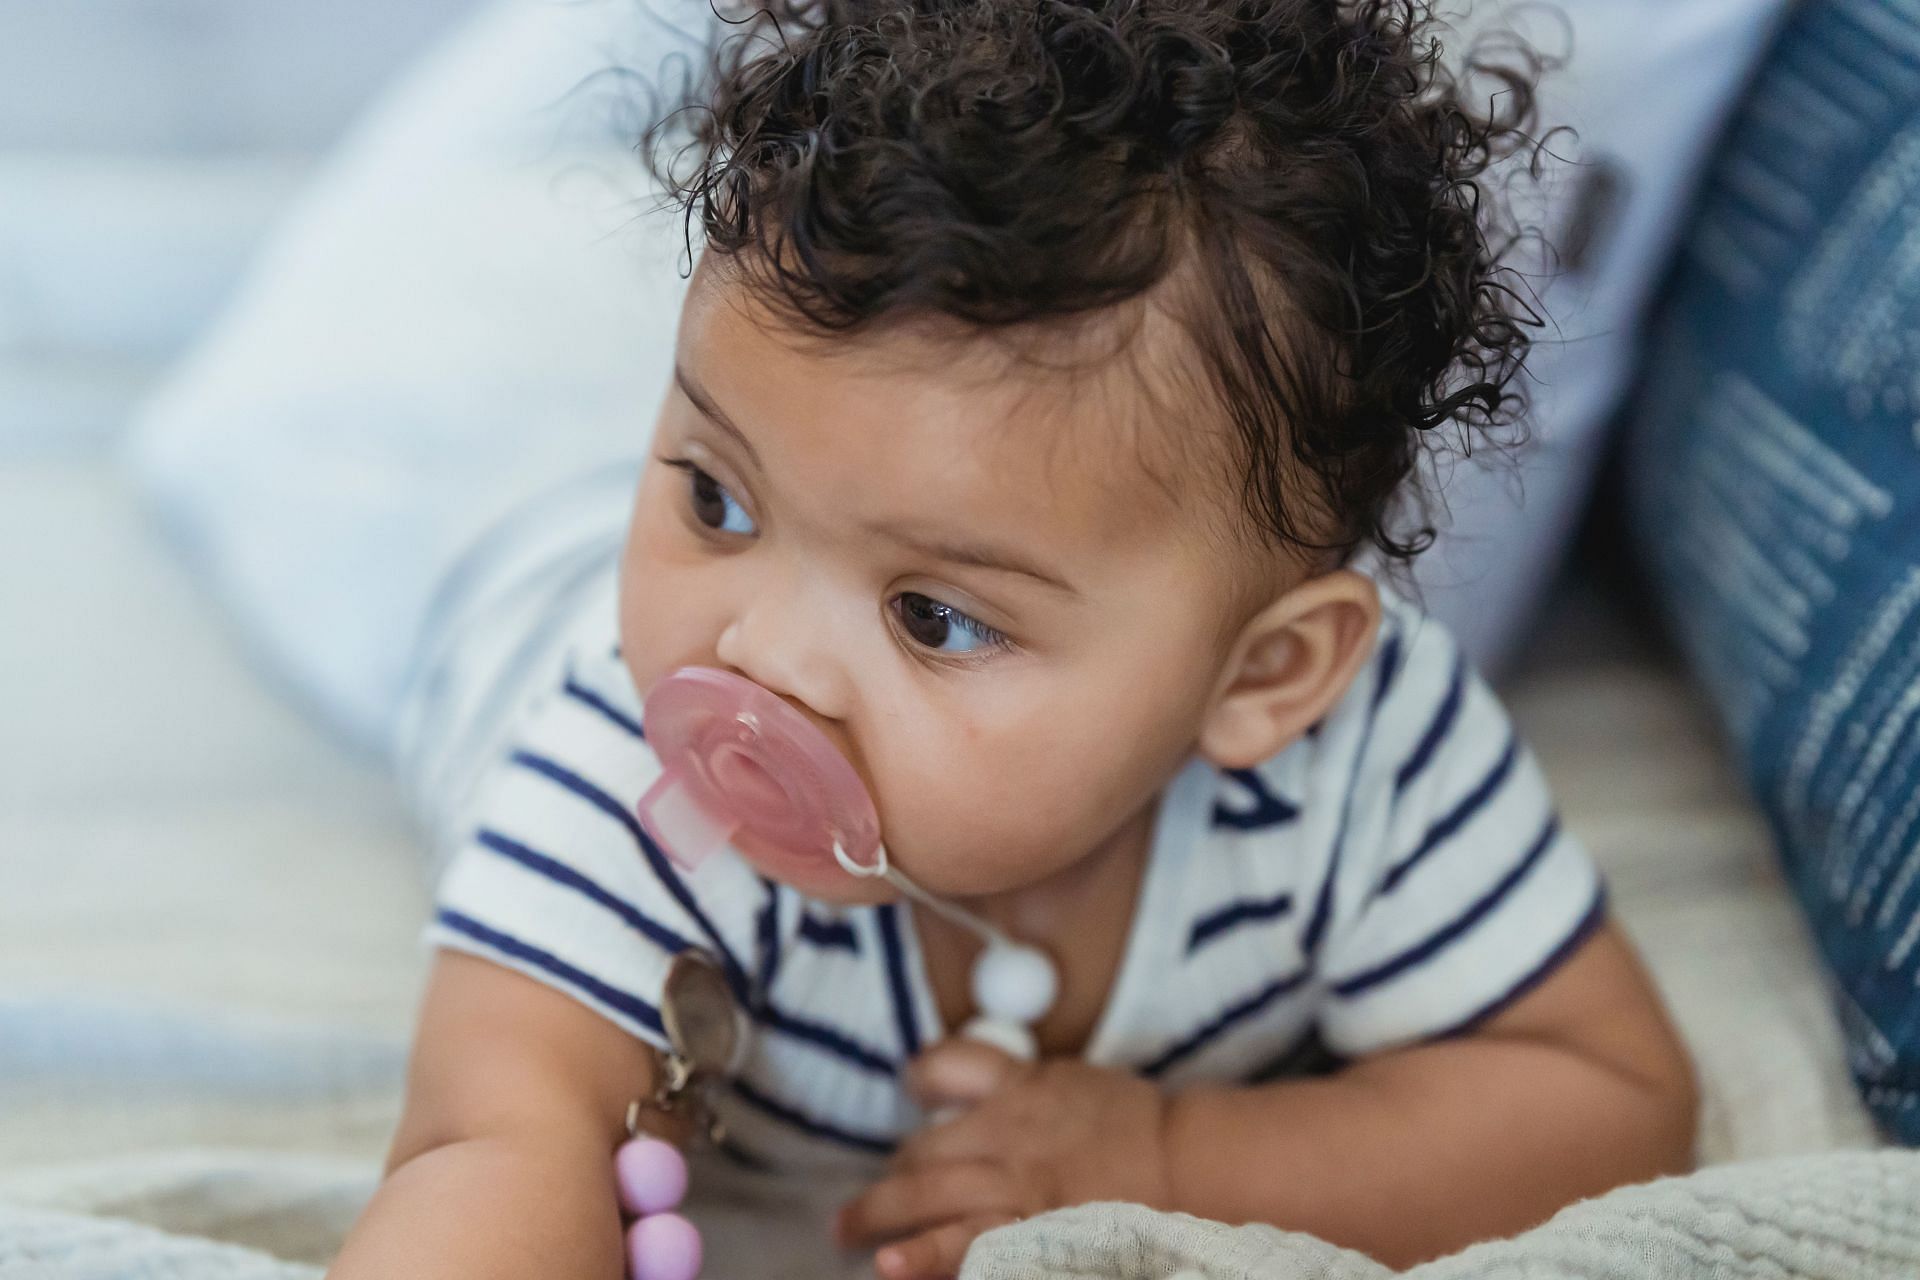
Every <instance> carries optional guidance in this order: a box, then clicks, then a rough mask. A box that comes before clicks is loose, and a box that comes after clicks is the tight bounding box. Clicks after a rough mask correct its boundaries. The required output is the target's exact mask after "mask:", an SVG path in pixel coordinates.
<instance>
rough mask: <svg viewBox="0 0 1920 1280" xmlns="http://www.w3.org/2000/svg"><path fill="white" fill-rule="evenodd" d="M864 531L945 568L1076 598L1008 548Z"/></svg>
mask: <svg viewBox="0 0 1920 1280" xmlns="http://www.w3.org/2000/svg"><path fill="white" fill-rule="evenodd" d="M866 529H867V531H868V532H870V533H874V534H877V535H879V536H880V537H883V538H889V539H891V540H893V541H894V542H897V543H899V544H900V545H902V546H904V547H907V548H908V549H910V550H913V551H917V552H919V553H920V554H921V555H924V556H927V557H929V558H931V559H934V560H940V561H943V562H945V563H947V564H964V565H972V566H973V567H974V568H976V569H992V570H995V571H997V572H1000V573H1017V574H1020V575H1021V576H1022V577H1027V578H1032V579H1034V580H1035V581H1036V582H1039V583H1040V584H1042V585H1043V586H1048V587H1051V588H1053V589H1054V590H1055V591H1062V592H1065V593H1066V594H1068V595H1079V594H1080V593H1079V592H1078V591H1077V590H1075V589H1074V586H1073V584H1072V583H1070V582H1068V581H1067V580H1066V579H1064V578H1062V577H1060V576H1059V575H1057V574H1054V573H1050V572H1049V571H1048V570H1047V569H1046V568H1045V567H1044V566H1043V565H1041V564H1039V563H1038V562H1036V561H1033V560H1030V559H1028V558H1027V557H1026V556H1024V555H1022V554H1021V553H1020V552H1019V551H1017V550H1015V549H1014V548H1012V547H1002V546H996V545H994V544H992V543H987V542H966V541H956V540H954V539H950V538H940V537H931V536H928V535H926V534H921V533H917V532H914V531H913V530H910V529H905V528H902V527H900V526H899V525H895V524H890V523H888V522H886V521H878V522H869V523H868V524H867V525H866Z"/></svg>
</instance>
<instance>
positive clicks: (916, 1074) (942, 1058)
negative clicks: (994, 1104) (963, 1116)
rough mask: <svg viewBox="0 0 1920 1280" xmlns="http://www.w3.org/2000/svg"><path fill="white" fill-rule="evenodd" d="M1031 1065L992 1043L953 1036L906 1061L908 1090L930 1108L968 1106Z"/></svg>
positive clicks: (1019, 1074)
mask: <svg viewBox="0 0 1920 1280" xmlns="http://www.w3.org/2000/svg"><path fill="white" fill-rule="evenodd" d="M1028 1066H1029V1064H1028V1063H1025V1062H1022V1061H1020V1060H1019V1059H1018V1058H1014V1057H1010V1056H1009V1055H1007V1054H1006V1053H1004V1052H1002V1051H1001V1050H999V1049H996V1048H994V1047H993V1046H992V1045H988V1044H982V1043H980V1042H979V1041H978V1040H969V1039H967V1038H966V1037H964V1036H954V1037H951V1038H949V1039H946V1040H942V1041H941V1042H940V1043H939V1044H937V1045H935V1046H933V1048H931V1049H929V1050H927V1051H926V1052H925V1053H923V1054H921V1055H920V1056H919V1057H917V1058H915V1059H914V1060H913V1061H912V1062H911V1063H909V1064H908V1065H907V1077H906V1085H907V1092H908V1094H909V1095H911V1096H912V1098H913V1099H914V1101H916V1102H918V1103H919V1104H920V1105H921V1106H923V1107H925V1108H927V1110H929V1111H938V1110H940V1109H941V1108H943V1107H968V1106H972V1105H973V1104H974V1103H976V1102H979V1101H981V1100H982V1099H984V1098H987V1097H990V1096H991V1095H993V1094H995V1093H998V1092H999V1091H1000V1090H1001V1089H1003V1088H1005V1087H1006V1086H1007V1085H1008V1084H1010V1083H1012V1082H1013V1081H1014V1080H1017V1079H1019V1078H1020V1077H1021V1076H1022V1075H1025V1074H1026V1071H1027V1069H1028Z"/></svg>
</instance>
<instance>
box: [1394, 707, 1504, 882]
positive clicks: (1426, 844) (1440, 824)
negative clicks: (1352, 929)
mask: <svg viewBox="0 0 1920 1280" xmlns="http://www.w3.org/2000/svg"><path fill="white" fill-rule="evenodd" d="M1519 758H1520V740H1519V739H1518V738H1516V737H1513V736H1512V735H1508V737H1507V749H1506V750H1505V751H1503V752H1501V754H1500V758H1499V759H1498V760H1496V761H1495V762H1494V765H1493V768H1492V769H1490V770H1488V771H1487V776H1486V777H1484V778H1482V779H1480V782H1479V783H1478V785H1476V786H1475V787H1474V789H1473V790H1471V791H1469V792H1467V794H1466V796H1465V798H1464V799H1462V800H1461V801H1460V803H1459V804H1457V805H1455V806H1453V809H1452V810H1451V811H1450V812H1448V813H1447V814H1446V816H1444V817H1442V818H1441V819H1439V820H1438V821H1437V822H1435V823H1434V824H1433V825H1432V826H1431V827H1428V828H1427V834H1426V835H1425V836H1423V837H1421V840H1420V843H1419V844H1418V845H1417V846H1416V847H1415V848H1414V851H1413V852H1412V853H1410V854H1408V855H1407V856H1406V857H1404V858H1402V859H1400V861H1399V862H1397V863H1395V864H1394V865H1393V866H1392V867H1391V868H1389V869H1388V871H1387V874H1386V877H1385V878H1384V879H1382V880H1381V881H1380V892H1382V893H1392V892H1393V890H1394V886H1396V885H1398V884H1399V883H1400V881H1401V880H1403V879H1405V878H1406V874H1407V872H1409V871H1411V870H1413V869H1414V868H1415V867H1416V866H1418V865H1419V864H1420V861H1421V859H1423V858H1425V857H1426V856H1427V855H1428V854H1430V853H1432V852H1433V851H1434V850H1435V849H1438V848H1439V847H1440V846H1441V845H1442V844H1445V843H1446V842H1447V840H1448V839H1449V838H1451V837H1452V836H1453V835H1454V834H1455V833H1457V832H1458V831H1459V830H1460V828H1461V827H1463V826H1465V825H1466V824H1467V822H1468V821H1469V820H1470V819H1471V818H1472V817H1473V815H1474V814H1476V813H1478V812H1480V810H1482V809H1484V808H1485V807H1486V806H1487V802H1488V801H1490V800H1492V799H1493V795H1494V793H1495V792H1496V791H1498V790H1499V789H1500V786H1501V784H1502V783H1504V782H1506V780H1507V775H1508V774H1510V773H1512V772H1513V764H1514V761H1516V760H1518V759H1519Z"/></svg>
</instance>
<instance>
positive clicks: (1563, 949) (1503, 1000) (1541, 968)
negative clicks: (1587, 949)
mask: <svg viewBox="0 0 1920 1280" xmlns="http://www.w3.org/2000/svg"><path fill="white" fill-rule="evenodd" d="M1606 919H1607V892H1606V889H1605V888H1604V887H1602V888H1598V889H1595V890H1594V893H1593V903H1592V905H1590V906H1589V907H1588V908H1587V911H1586V914H1585V915H1583V916H1581V917H1580V923H1579V924H1576V925H1574V926H1573V931H1572V932H1571V933H1569V934H1568V935H1567V938H1566V941H1564V942H1562V943H1561V944H1560V945H1559V946H1557V947H1555V948H1554V949H1553V950H1552V951H1551V952H1549V953H1548V954H1547V958H1546V959H1544V960H1542V961H1541V962H1540V963H1539V964H1537V965H1535V966H1534V967H1533V968H1532V969H1530V970H1529V971H1528V972H1527V975H1526V976H1525V977H1524V978H1522V979H1520V981H1518V982H1516V983H1514V984H1513V985H1512V986H1511V987H1508V988H1507V989H1506V990H1505V991H1503V992H1501V993H1500V994H1499V995H1498V996H1495V997H1494V998H1493V999H1492V1000H1489V1001H1488V1002H1487V1003H1486V1004H1484V1005H1482V1006H1481V1007H1480V1009H1479V1010H1478V1011H1477V1012H1475V1013H1472V1014H1470V1015H1468V1016H1467V1017H1465V1018H1462V1019H1461V1020H1460V1021H1459V1022H1456V1023H1455V1024H1454V1025H1453V1026H1451V1027H1448V1028H1447V1029H1446V1030H1445V1031H1438V1032H1435V1033H1434V1034H1433V1035H1432V1036H1431V1037H1429V1038H1430V1039H1434V1040H1444V1039H1446V1038H1447V1037H1448V1036H1457V1035H1462V1034H1464V1033H1466V1032H1468V1031H1471V1030H1473V1029H1474V1028H1475V1027H1477V1026H1479V1025H1480V1024H1481V1023H1483V1022H1486V1021H1487V1020H1488V1019H1490V1018H1493V1017H1495V1016H1497V1015H1499V1014H1501V1013H1503V1012H1505V1011H1506V1010H1507V1009H1508V1008H1510V1007H1512V1005H1513V1004H1514V1003H1515V1002H1516V1001H1518V1000H1519V999H1520V997H1521V996H1524V995H1526V994H1527V993H1528V992H1529V991H1532V990H1533V989H1534V988H1535V987H1537V986H1539V985H1540V984H1541V983H1542V982H1545V981H1546V980H1547V978H1548V977H1549V976H1551V975H1552V973H1553V971H1554V970H1555V969H1558V968H1559V967H1560V966H1561V965H1562V964H1565V963H1566V962H1567V961H1568V960H1569V959H1571V958H1572V956H1573V953H1574V952H1576V951H1578V950H1579V949H1580V947H1581V945H1582V944H1584V943H1585V942H1586V940H1587V939H1588V938H1591V937H1592V936H1593V935H1594V934H1595V933H1598V932H1599V930H1600V926H1601V925H1602V924H1604V923H1605V922H1606Z"/></svg>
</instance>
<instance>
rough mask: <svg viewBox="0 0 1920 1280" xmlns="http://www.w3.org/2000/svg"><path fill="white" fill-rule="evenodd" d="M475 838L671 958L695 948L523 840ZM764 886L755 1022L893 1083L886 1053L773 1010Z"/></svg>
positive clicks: (774, 965)
mask: <svg viewBox="0 0 1920 1280" xmlns="http://www.w3.org/2000/svg"><path fill="white" fill-rule="evenodd" d="M476 839H477V840H478V842H479V843H480V844H482V845H484V846H485V847H487V848H489V849H491V850H493V851H494V852H496V853H499V854H501V855H503V856H504V857H508V858H511V859H512V860H513V861H515V862H517V863H520V864H521V865H523V866H525V867H527V868H528V869H529V870H531V871H534V872H536V873H538V874H540V875H543V876H546V877H547V878H549V879H551V880H553V881H554V882H555V883H557V884H562V885H565V886H567V887H568V888H571V889H575V890H577V891H578V892H580V893H581V894H583V895H584V896H586V897H587V898H590V899H592V900H593V901H594V902H596V903H598V904H599V905H601V906H602V907H605V908H606V909H607V910H609V911H612V912H613V913H614V914H615V915H618V916H619V917H620V918H621V919H622V920H625V921H626V922H627V923H628V924H630V925H632V926H633V927H634V928H635V929H637V930H639V931H640V932H641V933H643V934H645V935H646V936H647V937H648V939H650V940H651V941H653V942H654V943H656V944H657V945H658V946H660V947H661V948H662V949H663V950H665V951H667V952H669V953H672V954H678V953H679V952H681V951H685V950H688V949H690V948H691V947H692V946H693V944H692V943H691V942H689V941H687V940H686V939H685V938H682V937H680V936H679V935H678V934H676V933H674V932H673V931H672V930H671V929H668V928H667V927H666V926H665V925H662V924H658V923H656V922H655V921H653V920H649V919H648V918H647V917H645V916H643V915H641V914H640V913H639V911H638V910H636V909H635V908H634V907H633V906H631V905H630V904H628V903H626V902H623V901H621V900H620V899H619V898H616V897H614V896H613V895H612V894H610V893H608V892H607V891H606V890H605V889H603V888H601V887H600V886H599V885H598V884H596V883H594V882H593V881H592V880H589V879H587V878H586V877H585V876H583V875H581V874H580V873H579V872H577V871H575V870H573V869H572V868H571V867H567V866H563V865H562V864H560V863H558V862H555V861H554V860H553V859H552V858H549V857H547V856H546V855H545V854H541V853H537V852H535V851H534V850H532V849H529V848H527V846H525V845H523V844H520V843H519V842H518V841H515V840H510V839H508V838H507V837H505V836H503V835H500V834H499V833H497V832H494V831H488V830H482V831H481V832H480V834H479V835H478V836H477V837H476ZM762 883H764V884H765V885H766V887H767V892H768V899H767V905H766V907H764V908H763V909H762V910H761V912H760V925H759V936H760V944H761V947H762V950H761V953H760V975H759V998H760V1006H759V1007H758V1008H756V1009H754V1010H752V1011H751V1012H752V1016H753V1019H754V1021H755V1022H757V1023H759V1024H761V1025H762V1026H765V1027H767V1028H768V1029H769V1030H773V1031H779V1032H781V1033H783V1034H785V1035H789V1036H792V1037H793V1038H794V1039H796V1040H804V1041H806V1042H808V1043H809V1044H813V1045H816V1046H818V1047H820V1048H823V1049H826V1050H827V1051H828V1052H830V1053H833V1054H835V1055H837V1056H839V1057H841V1058H844V1059H846V1060H847V1061H848V1062H849V1063H851V1064H852V1065H854V1066H856V1067H859V1068H861V1069H862V1070H865V1071H872V1072H875V1073H877V1074H880V1075H884V1076H887V1077H889V1078H891V1077H893V1076H895V1075H897V1074H899V1067H898V1065H897V1064H895V1063H894V1062H892V1061H890V1060H889V1059H888V1058H887V1057H885V1056H884V1055H883V1054H880V1053H878V1052H876V1051H874V1050H872V1049H869V1048H867V1047H866V1046H864V1045H861V1044H858V1043H856V1042H854V1041H853V1040H851V1039H849V1038H847V1037H846V1036H845V1035H842V1034H841V1033H839V1032H837V1031H835V1030H834V1029H832V1028H831V1027H825V1026H821V1025H818V1024H816V1023H812V1022H808V1021H807V1020H805V1019H803V1018H799V1017H796V1016H794V1015H792V1014H789V1013H785V1012H783V1011H781V1010H779V1009H776V1008H774V1007H773V1006H772V1004H771V999H772V997H771V990H772V986H773V981H774V978H775V977H776V976H777V975H778V972H779V952H778V949H777V948H776V947H775V945H774V944H775V941H776V937H775V933H774V930H775V929H776V928H777V925H778V920H777V917H776V915H775V914H774V913H775V911H776V905H775V904H776V903H777V902H778V898H777V897H776V896H775V894H776V892H777V890H776V887H775V886H774V884H773V882H772V881H763V882H762Z"/></svg>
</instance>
